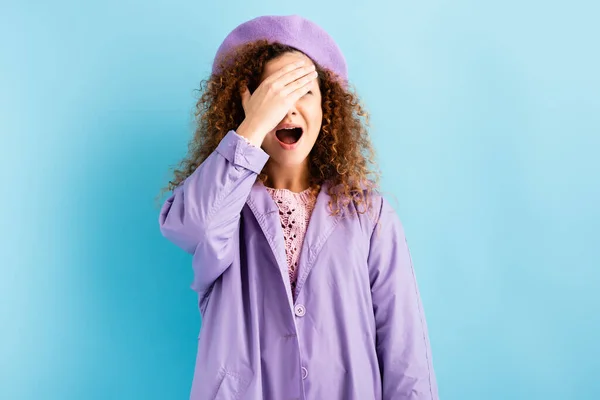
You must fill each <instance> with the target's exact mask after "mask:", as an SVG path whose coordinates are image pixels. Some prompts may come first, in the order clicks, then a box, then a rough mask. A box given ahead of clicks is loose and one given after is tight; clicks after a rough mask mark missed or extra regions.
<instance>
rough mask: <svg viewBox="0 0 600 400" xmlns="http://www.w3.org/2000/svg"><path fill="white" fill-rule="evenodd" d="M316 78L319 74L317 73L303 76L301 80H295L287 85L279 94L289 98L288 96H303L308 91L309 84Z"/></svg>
mask: <svg viewBox="0 0 600 400" xmlns="http://www.w3.org/2000/svg"><path fill="white" fill-rule="evenodd" d="M318 76H319V74H318V73H317V71H313V72H310V73H308V74H305V75H304V76H302V77H301V78H299V79H296V80H295V81H294V82H292V83H290V84H289V85H287V86H286V87H285V88H284V89H283V90H282V91H281V94H282V95H284V96H289V95H295V96H296V95H297V96H299V97H300V96H303V95H304V94H305V93H306V92H308V90H310V84H311V83H312V82H313V81H314V80H315V79H317V77H318Z"/></svg>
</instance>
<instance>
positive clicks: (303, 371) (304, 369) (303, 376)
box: [302, 367, 308, 379]
mask: <svg viewBox="0 0 600 400" xmlns="http://www.w3.org/2000/svg"><path fill="white" fill-rule="evenodd" d="M307 377H308V370H307V369H306V368H304V367H302V379H306V378H307Z"/></svg>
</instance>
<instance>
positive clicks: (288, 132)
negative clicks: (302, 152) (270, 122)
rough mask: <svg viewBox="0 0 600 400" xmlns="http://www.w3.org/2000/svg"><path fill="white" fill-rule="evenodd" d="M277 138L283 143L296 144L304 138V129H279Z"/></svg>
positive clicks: (276, 133)
mask: <svg viewBox="0 0 600 400" xmlns="http://www.w3.org/2000/svg"><path fill="white" fill-rule="evenodd" d="M275 136H277V140H279V141H280V142H281V143H285V144H294V143H296V142H297V141H298V140H300V138H301V137H302V128H291V129H279V130H277V131H276V132H275Z"/></svg>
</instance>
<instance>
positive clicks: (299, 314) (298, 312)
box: [294, 304, 306, 317]
mask: <svg viewBox="0 0 600 400" xmlns="http://www.w3.org/2000/svg"><path fill="white" fill-rule="evenodd" d="M294 313H295V314H296V316H297V317H304V314H306V308H304V306H303V305H302V304H298V305H297V306H296V307H295V308H294Z"/></svg>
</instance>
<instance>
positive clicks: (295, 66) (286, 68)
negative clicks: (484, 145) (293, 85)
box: [265, 60, 306, 81]
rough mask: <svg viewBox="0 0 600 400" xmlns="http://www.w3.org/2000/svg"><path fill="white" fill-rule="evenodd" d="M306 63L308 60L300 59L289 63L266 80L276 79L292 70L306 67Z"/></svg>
mask: <svg viewBox="0 0 600 400" xmlns="http://www.w3.org/2000/svg"><path fill="white" fill-rule="evenodd" d="M305 64H306V61H304V60H300V61H297V62H295V63H290V64H287V65H285V66H284V67H282V68H281V69H279V71H277V72H275V73H274V74H272V75H271V76H269V77H268V78H267V79H265V81H276V80H278V79H279V78H281V77H282V76H284V75H285V74H287V73H289V72H291V71H294V70H297V69H302V68H304V65H305Z"/></svg>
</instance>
